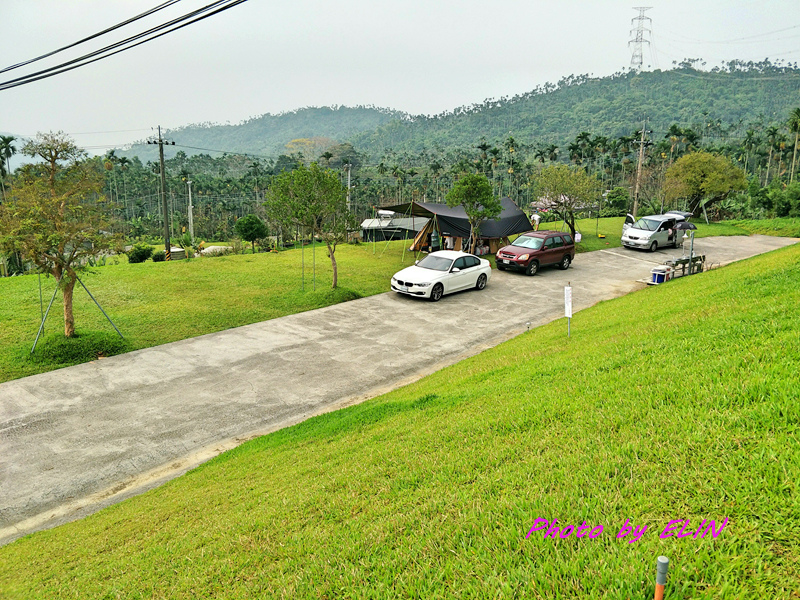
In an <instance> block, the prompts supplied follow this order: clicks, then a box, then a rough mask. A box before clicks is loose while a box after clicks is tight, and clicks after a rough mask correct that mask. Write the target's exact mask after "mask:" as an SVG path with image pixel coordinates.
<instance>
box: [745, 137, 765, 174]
mask: <svg viewBox="0 0 800 600" xmlns="http://www.w3.org/2000/svg"><path fill="white" fill-rule="evenodd" d="M760 143H761V140H760V139H759V138H758V137H757V136H756V132H755V130H754V129H748V130H747V132H746V133H745V134H744V140H742V147H743V148H744V150H745V155H744V172H745V173H747V163H748V162H749V160H750V153H751V152H752V151H753V150H755V149H756V148H757V147H758V145H759V144H760Z"/></svg>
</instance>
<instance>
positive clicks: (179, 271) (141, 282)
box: [0, 241, 414, 381]
mask: <svg viewBox="0 0 800 600" xmlns="http://www.w3.org/2000/svg"><path fill="white" fill-rule="evenodd" d="M314 252H315V253H316V284H314V281H313V260H314V253H312V248H311V247H310V246H307V247H306V248H305V250H304V251H303V252H301V251H300V250H299V249H298V250H288V251H285V252H281V253H278V254H275V253H262V254H255V255H254V254H244V255H235V256H223V257H218V258H198V259H193V260H190V261H186V260H182V261H174V262H169V263H167V262H160V263H154V262H151V261H147V262H145V263H140V264H128V262H127V260H125V258H124V257H122V260H121V261H120V264H117V265H113V264H108V265H107V266H104V267H98V268H96V269H94V274H88V275H86V276H84V277H82V280H83V281H84V283H85V284H86V286H87V287H88V288H89V291H91V292H92V295H93V296H94V297H95V298H96V299H97V301H98V302H99V303H100V305H101V306H102V307H103V309H104V310H105V311H106V313H108V315H109V316H110V317H111V319H112V320H113V321H114V324H115V325H116V326H117V327H118V328H119V329H120V331H121V332H122V334H123V335H124V336H125V340H126V341H125V343H124V344H120V340H119V336H118V335H117V334H116V332H114V329H113V328H112V327H111V325H110V324H109V323H108V321H107V320H106V318H105V317H104V316H103V314H102V313H101V312H100V311H99V310H98V309H97V307H96V306H95V305H94V303H93V302H92V300H91V299H90V298H89V296H88V295H87V294H86V292H85V291H84V290H83V288H81V287H80V285H77V286H76V288H75V322H76V329H77V332H78V335H79V338H78V339H77V340H73V341H71V343H68V344H64V342H63V331H64V324H63V323H64V319H63V308H62V303H61V293H60V292H59V293H58V294H57V295H56V299H55V302H54V303H53V308H52V309H51V312H50V315H49V317H48V319H47V323H46V324H45V339H44V341H43V342H40V343H39V345H38V346H37V349H36V353H35V354H34V356H33V357H30V350H31V347H32V346H33V341H34V339H35V338H36V332H37V330H38V328H39V323H40V322H41V312H40V304H39V284H38V279H37V276H36V275H27V276H23V277H7V278H0V323H2V327H0V381H8V380H10V379H16V378H18V377H24V376H26V375H33V374H35V373H41V372H44V371H50V370H53V369H56V368H59V367H64V366H68V365H71V364H77V363H80V362H85V361H86V360H92V359H94V358H97V353H103V354H104V355H106V356H107V355H110V354H114V353H118V352H122V351H125V350H137V349H139V348H147V347H150V346H156V345H159V344H164V343H167V342H172V341H176V340H182V339H185V338H189V337H194V336H198V335H202V334H205V333H211V332H214V331H220V330H222V329H228V328H230V327H237V326H240V325H246V324H249V323H255V322H258V321H264V320H266V319H272V318H275V317H281V316H285V315H289V314H293V313H298V312H302V311H306V310H311V309H314V308H320V307H322V306H328V305H331V304H335V303H337V302H341V301H343V300H350V299H353V298H359V297H363V296H369V295H372V294H377V293H381V292H385V291H387V290H388V288H389V278H390V277H391V276H392V275H393V274H394V273H395V272H396V271H398V270H399V269H400V268H402V267H403V266H404V265H409V264H412V263H413V260H414V256H413V254H410V253H409V252H405V256H403V242H399V241H398V242H391V243H390V244H389V245H388V246H387V245H386V243H384V244H378V245H377V246H376V247H375V248H373V246H372V245H367V244H360V245H356V246H353V245H344V246H339V247H338V248H337V250H336V257H337V262H338V265H339V289H337V290H336V291H332V290H331V289H330V288H331V276H332V271H331V264H330V260H329V259H328V257H327V254H326V251H325V248H324V246H322V245H317V248H316V250H315V251H314ZM373 252H374V253H373ZM302 260H305V284H304V286H305V289H304V290H303V281H302V274H303V271H302V269H301V263H302ZM315 287H316V290H314V288H315ZM42 288H43V301H44V307H45V309H46V308H47V304H48V302H49V301H50V298H51V296H52V294H53V290H54V289H55V282H54V280H53V279H52V278H45V277H42ZM72 342H74V343H72ZM93 352H94V355H92V353H93Z"/></svg>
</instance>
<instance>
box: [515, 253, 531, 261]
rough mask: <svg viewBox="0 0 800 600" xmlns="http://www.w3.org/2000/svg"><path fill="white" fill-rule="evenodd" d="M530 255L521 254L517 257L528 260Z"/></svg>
mask: <svg viewBox="0 0 800 600" xmlns="http://www.w3.org/2000/svg"><path fill="white" fill-rule="evenodd" d="M530 257H531V255H530V254H523V255H522V256H519V257H517V258H518V259H519V260H528V259H529V258H530Z"/></svg>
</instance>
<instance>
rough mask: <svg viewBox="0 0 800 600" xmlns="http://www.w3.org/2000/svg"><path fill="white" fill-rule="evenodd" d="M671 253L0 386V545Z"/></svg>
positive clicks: (625, 253)
mask: <svg viewBox="0 0 800 600" xmlns="http://www.w3.org/2000/svg"><path fill="white" fill-rule="evenodd" d="M797 241H798V240H795V239H787V238H775V237H768V236H751V237H720V238H702V239H698V240H697V241H696V242H695V251H697V252H702V253H705V254H706V255H707V260H709V261H710V262H712V263H714V265H715V266H716V265H718V264H726V263H728V262H731V261H734V260H740V259H743V258H747V257H750V256H754V255H756V254H760V253H762V252H766V251H769V250H773V249H776V248H779V247H783V246H787V245H790V244H793V243H795V242H797ZM680 254H681V251H680V250H677V251H676V250H662V251H659V252H656V253H653V254H651V253H648V252H641V251H636V250H627V249H623V248H614V249H609V250H600V251H597V252H592V253H587V254H580V255H578V256H577V258H576V260H575V262H574V263H573V266H572V267H571V268H570V269H569V270H567V271H560V270H558V269H556V268H545V269H543V270H542V271H540V273H539V274H538V275H536V276H535V277H526V276H524V275H522V274H518V273H510V272H502V273H501V272H498V271H493V272H492V278H491V280H490V282H489V285H488V286H487V288H486V289H485V290H484V291H482V292H477V291H470V292H462V293H459V294H456V295H453V296H445V297H444V298H443V299H442V300H441V301H440V302H439V303H436V304H433V303H429V302H425V301H421V300H419V299H415V298H409V297H405V296H399V295H396V294H393V293H386V294H380V295H378V296H372V297H370V298H364V299H361V300H356V301H353V302H347V303H345V304H339V305H336V306H331V307H328V308H323V309H320V310H314V311H310V312H306V313H301V314H297V315H292V316H288V317H283V318H280V319H274V320H272V321H265V322H263V323H256V324H254V325H247V326H245V327H239V328H236V329H230V330H227V331H222V332H219V333H214V334H209V335H204V336H201V337H197V338H193V339H189V340H184V341H180V342H175V343H171V344H166V345H163V346H158V347H155V348H149V349H146V350H139V351H137V352H132V353H129V354H125V355H121V356H115V357H111V358H107V359H102V360H100V361H95V362H92V363H88V364H84V365H78V366H75V367H70V368H67V369H61V370H59V371H53V372H51V373H45V374H41V375H35V376H33V377H27V378H24V379H18V380H15V381H11V382H7V383H3V384H0V399H1V400H0V402H1V404H0V544H2V543H7V542H9V541H11V540H13V539H16V538H17V537H20V536H21V535H24V534H26V533H29V532H32V531H36V530H38V529H43V528H47V527H52V526H54V525H56V524H59V523H62V522H66V521H69V520H73V519H76V518H79V517H81V516H84V515H87V514H89V513H91V512H94V511H96V510H98V509H100V508H102V507H103V506H106V505H109V504H111V503H114V502H118V501H120V500H122V499H124V498H126V497H129V496H132V495H134V494H137V493H141V492H142V491H144V490H147V489H150V488H152V487H155V486H157V485H159V484H160V483H163V482H164V481H166V480H168V479H170V478H172V477H176V476H178V475H180V474H182V473H184V472H185V471H187V470H188V469H190V468H193V467H195V466H197V465H198V464H200V463H202V462H204V461H206V460H208V459H209V458H211V457H213V456H215V455H217V454H219V453H220V452H223V451H225V450H227V449H230V448H232V447H234V446H236V445H238V444H240V443H241V442H243V441H245V440H247V439H250V438H253V437H255V436H257V435H262V434H264V433H268V432H270V431H274V430H276V429H279V428H281V427H285V426H287V425H291V424H294V423H297V422H299V421H302V420H304V419H306V418H308V417H310V416H312V415H316V414H320V413H323V412H327V411H329V410H334V409H336V408H340V407H342V406H346V405H349V404H353V403H356V402H360V401H362V400H364V399H366V398H369V397H372V396H374V395H376V394H379V393H381V392H384V391H388V390H390V389H392V388H394V387H397V386H398V385H401V384H404V383H408V382H411V381H414V380H416V379H418V378H420V377H422V376H424V375H426V374H428V373H431V372H433V371H435V370H438V369H440V368H442V367H443V366H445V365H448V364H452V363H454V362H456V361H458V360H460V359H461V358H463V357H465V356H469V355H471V354H475V353H477V352H479V351H481V350H483V349H485V348H487V347H490V346H493V345H496V344H497V343H499V342H500V341H503V340H505V339H508V338H510V337H512V336H514V335H516V334H518V333H519V332H521V331H524V330H525V329H526V323H527V322H530V323H531V326H532V327H533V326H536V325H540V324H543V323H546V322H548V321H551V320H553V319H557V318H559V317H561V316H563V314H564V292H563V288H564V286H565V285H566V284H567V282H568V281H569V282H571V283H572V287H573V307H574V310H580V309H581V308H586V307H588V306H591V305H592V304H595V303H596V302H598V301H600V300H606V299H610V298H615V297H618V296H622V295H624V294H627V293H628V292H631V291H634V290H637V289H640V288H642V287H645V286H644V284H642V283H640V282H638V281H637V280H640V279H649V278H650V269H651V268H652V267H653V266H654V265H657V264H661V263H662V262H663V261H664V259H665V258H668V257H671V256H679V255H680ZM387 288H388V282H387Z"/></svg>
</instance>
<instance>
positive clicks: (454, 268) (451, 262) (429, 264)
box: [392, 250, 492, 302]
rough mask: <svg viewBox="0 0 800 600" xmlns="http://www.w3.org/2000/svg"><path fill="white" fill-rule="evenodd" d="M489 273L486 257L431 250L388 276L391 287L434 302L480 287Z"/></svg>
mask: <svg viewBox="0 0 800 600" xmlns="http://www.w3.org/2000/svg"><path fill="white" fill-rule="evenodd" d="M491 274H492V266H491V265H490V264H489V261H488V260H484V259H482V258H478V257H477V256H473V255H472V254H467V253H466V252H456V251H454V250H442V251H440V252H431V253H430V254H428V256H426V257H425V258H423V259H422V260H418V261H417V262H416V263H415V264H414V266H412V267H406V268H405V269H403V270H402V271H400V272H399V273H396V274H395V276H394V277H392V290H393V291H395V292H398V293H400V294H408V295H409V296H419V297H421V298H430V299H431V300H432V301H433V302H436V301H437V300H439V298H441V297H442V296H444V295H445V294H450V293H452V292H457V291H459V290H466V289H469V288H475V289H477V290H482V289H483V288H485V287H486V282H487V281H489V277H490V276H491Z"/></svg>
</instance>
